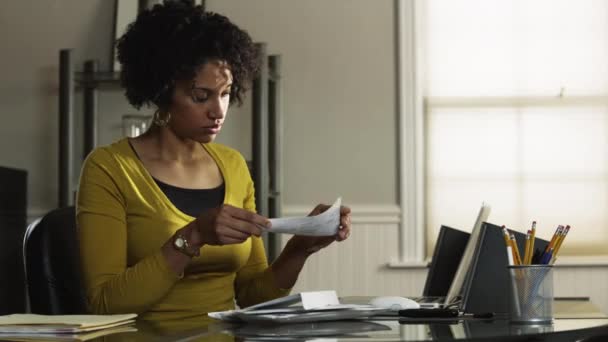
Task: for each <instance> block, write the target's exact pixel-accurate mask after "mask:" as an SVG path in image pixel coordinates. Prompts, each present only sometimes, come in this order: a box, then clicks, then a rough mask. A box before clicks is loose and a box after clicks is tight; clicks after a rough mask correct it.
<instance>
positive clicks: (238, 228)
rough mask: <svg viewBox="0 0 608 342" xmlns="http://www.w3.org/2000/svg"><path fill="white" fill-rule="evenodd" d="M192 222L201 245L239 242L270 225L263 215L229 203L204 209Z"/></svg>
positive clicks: (260, 232) (257, 234)
mask: <svg viewBox="0 0 608 342" xmlns="http://www.w3.org/2000/svg"><path fill="white" fill-rule="evenodd" d="M194 223H195V227H196V228H197V230H198V233H199V238H200V245H201V246H202V245H216V246H221V245H229V244H237V243H241V242H244V241H245V240H247V239H248V238H249V237H250V236H252V235H255V236H260V235H261V234H262V230H263V229H264V228H270V225H271V224H270V221H269V220H268V219H267V218H265V217H264V216H261V215H258V214H256V213H253V212H251V211H249V210H245V209H241V208H237V207H234V206H231V205H229V204H223V205H221V206H219V207H217V208H212V209H208V210H206V211H205V212H203V213H202V214H201V215H200V216H199V217H198V218H197V219H196V220H195V222H194Z"/></svg>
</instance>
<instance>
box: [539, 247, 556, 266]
mask: <svg viewBox="0 0 608 342" xmlns="http://www.w3.org/2000/svg"><path fill="white" fill-rule="evenodd" d="M552 255H553V248H551V249H550V250H549V252H547V253H545V254H544V255H543V257H542V259H541V260H540V263H541V264H542V265H548V264H549V261H551V256H552Z"/></svg>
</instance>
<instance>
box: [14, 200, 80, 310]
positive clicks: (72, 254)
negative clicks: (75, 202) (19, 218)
mask: <svg viewBox="0 0 608 342" xmlns="http://www.w3.org/2000/svg"><path fill="white" fill-rule="evenodd" d="M23 259H24V268H25V278H26V288H27V302H28V307H29V311H30V312H32V313H36V314H45V315H67V314H84V313H86V297H85V294H84V286H83V284H82V279H81V273H82V272H81V269H80V267H81V266H80V252H79V245H78V231H77V228H76V210H75V208H74V207H73V206H72V207H65V208H59V209H54V210H52V211H50V212H49V213H47V214H46V215H44V217H42V218H41V219H38V220H36V221H34V222H32V223H31V224H30V225H29V226H28V227H27V229H26V232H25V235H24V238H23Z"/></svg>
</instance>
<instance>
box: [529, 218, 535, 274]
mask: <svg viewBox="0 0 608 342" xmlns="http://www.w3.org/2000/svg"><path fill="white" fill-rule="evenodd" d="M530 230H531V231H532V234H530V256H529V257H528V264H532V257H533V256H534V242H535V241H536V221H532V228H531V229H530Z"/></svg>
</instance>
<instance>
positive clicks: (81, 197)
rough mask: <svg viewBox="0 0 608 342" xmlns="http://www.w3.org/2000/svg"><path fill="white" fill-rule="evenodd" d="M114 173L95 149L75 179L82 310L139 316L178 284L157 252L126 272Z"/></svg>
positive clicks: (113, 164) (107, 157)
mask: <svg viewBox="0 0 608 342" xmlns="http://www.w3.org/2000/svg"><path fill="white" fill-rule="evenodd" d="M119 174H120V168H119V167H118V162H117V161H115V160H114V159H113V158H112V156H111V154H110V153H109V152H108V151H104V150H103V149H98V150H96V151H94V152H93V153H91V155H90V156H89V157H88V158H87V159H86V161H85V163H84V165H83V168H82V172H81V176H80V186H79V191H78V200H77V215H76V220H77V224H78V229H79V238H80V255H81V263H82V269H83V278H84V279H83V280H84V284H85V287H86V293H87V301H88V306H89V307H88V308H89V311H90V312H92V313H96V314H114V313H128V312H135V313H140V312H144V311H146V310H147V309H148V308H149V307H150V306H152V305H153V304H155V303H156V302H158V301H159V300H160V299H161V298H162V297H163V296H164V295H165V294H166V293H167V292H169V290H170V289H171V287H172V286H173V285H174V284H175V283H176V282H177V280H178V279H179V277H178V275H177V274H175V273H174V272H173V271H171V270H170V269H169V266H168V264H167V261H166V260H165V258H164V256H163V254H162V252H161V250H160V248H158V250H157V251H156V252H154V253H152V254H150V255H148V256H146V257H144V258H142V259H141V260H139V262H137V263H136V264H134V265H132V266H131V267H127V223H126V201H125V198H124V196H123V193H122V192H121V185H120V184H121V179H120V178H118V177H119V176H118V175H119Z"/></svg>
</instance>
